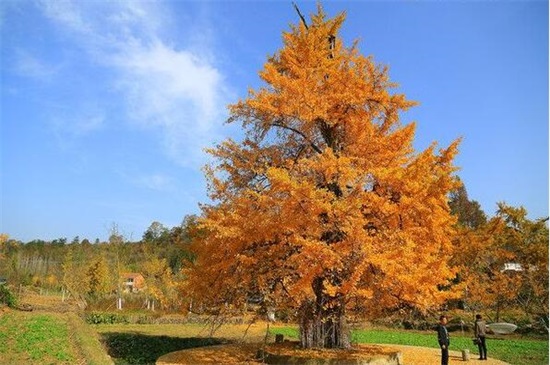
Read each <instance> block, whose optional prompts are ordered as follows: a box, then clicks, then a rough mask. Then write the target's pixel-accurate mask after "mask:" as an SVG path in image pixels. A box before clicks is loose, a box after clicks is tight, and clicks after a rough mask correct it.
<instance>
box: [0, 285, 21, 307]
mask: <svg viewBox="0 0 550 365" xmlns="http://www.w3.org/2000/svg"><path fill="white" fill-rule="evenodd" d="M0 304H5V305H7V306H8V307H10V308H15V307H16V306H17V298H15V295H13V293H12V292H11V291H10V290H9V289H8V287H7V286H6V285H4V284H0Z"/></svg>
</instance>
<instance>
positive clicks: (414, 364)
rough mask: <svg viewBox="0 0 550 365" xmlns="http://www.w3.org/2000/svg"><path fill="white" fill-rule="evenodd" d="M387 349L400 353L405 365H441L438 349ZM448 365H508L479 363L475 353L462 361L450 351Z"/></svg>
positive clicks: (460, 357)
mask: <svg viewBox="0 0 550 365" xmlns="http://www.w3.org/2000/svg"><path fill="white" fill-rule="evenodd" d="M386 346H388V345H386ZM389 347H391V348H395V349H397V350H399V351H401V353H402V354H403V362H404V363H405V365H432V364H433V365H439V364H441V351H440V350H439V349H434V348H428V347H416V346H403V345H391V346H389ZM449 364H472V365H473V364H480V365H509V364H508V363H506V362H504V361H500V360H496V359H491V358H488V359H487V361H480V360H478V354H477V353H470V361H463V360H462V353H461V352H460V351H452V350H451V351H450V358H449Z"/></svg>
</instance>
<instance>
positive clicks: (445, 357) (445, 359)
mask: <svg viewBox="0 0 550 365" xmlns="http://www.w3.org/2000/svg"><path fill="white" fill-rule="evenodd" d="M446 325H447V316H445V315H442V316H440V317H439V324H438V325H437V342H439V347H440V348H441V365H448V364H449V345H450V343H451V342H450V340H449V331H447V327H446Z"/></svg>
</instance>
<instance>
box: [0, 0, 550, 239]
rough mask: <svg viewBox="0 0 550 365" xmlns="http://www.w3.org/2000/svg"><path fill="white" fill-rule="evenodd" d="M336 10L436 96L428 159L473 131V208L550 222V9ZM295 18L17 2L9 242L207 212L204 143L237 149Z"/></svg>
mask: <svg viewBox="0 0 550 365" xmlns="http://www.w3.org/2000/svg"><path fill="white" fill-rule="evenodd" d="M297 3H298V5H299V7H300V9H301V11H302V13H304V14H305V15H306V18H308V19H309V14H311V13H312V12H314V11H315V8H316V3H315V2H313V1H297ZM323 6H324V8H325V11H326V12H327V13H328V14H329V15H331V16H332V15H335V14H337V13H338V12H340V11H346V12H347V20H346V22H345V23H344V26H343V30H342V37H343V38H344V40H345V42H346V43H347V44H348V45H350V44H351V43H352V42H353V41H354V40H355V39H359V41H360V43H359V48H360V50H361V52H362V53H363V54H365V55H373V56H374V58H375V60H376V61H377V62H379V63H383V64H386V65H388V66H389V67H390V76H391V78H392V79H393V80H394V81H395V82H397V83H399V84H400V87H399V89H398V91H399V92H404V93H405V94H406V95H407V96H408V97H409V98H410V99H412V100H416V101H418V102H420V105H419V106H418V107H416V108H414V109H413V110H411V111H410V112H407V113H406V114H404V115H402V121H403V123H408V122H410V121H416V122H417V125H418V129H417V135H416V141H415V147H416V148H417V149H423V148H425V147H427V146H428V145H429V144H430V143H431V142H433V141H437V142H438V143H439V144H440V145H441V146H446V145H448V144H449V143H450V142H451V141H452V140H454V139H455V138H457V137H462V138H463V142H462V145H461V149H460V154H459V156H458V158H457V160H456V164H457V165H458V166H459V167H460V168H461V170H460V172H459V175H460V176H461V178H462V180H463V181H464V182H465V184H466V188H467V191H468V193H469V196H470V199H474V200H477V201H479V202H480V204H481V206H482V208H483V209H484V210H485V212H486V213H487V214H488V215H490V216H491V215H493V214H494V212H495V210H496V203H497V202H499V201H505V202H507V203H508V204H511V205H515V206H519V205H522V206H524V207H525V208H526V209H527V210H528V212H529V214H530V217H531V218H539V217H543V216H547V215H548V121H549V120H548V100H549V97H548V2H547V1H502V2H501V1H451V2H445V1H442V2H436V1H412V2H409V1H407V2H405V1H400V0H396V1H351V2H348V1H326V2H324V3H323ZM297 21H298V16H297V14H296V12H295V10H294V8H293V7H292V3H291V1H269V2H268V1H221V0H220V1H159V2H152V1H147V2H139V1H122V0H121V1H116V2H114V1H101V0H97V1H45V0H44V1H13V0H12V1H10V0H8V1H4V2H2V3H1V5H0V23H1V84H0V85H1V205H2V206H1V208H2V211H1V217H0V219H1V226H0V232H4V233H8V234H9V235H10V237H12V238H15V239H19V240H22V241H24V242H27V241H30V240H32V239H45V240H52V239H56V238H62V237H66V238H68V239H69V240H72V238H73V237H75V236H79V237H80V239H83V238H88V239H90V240H92V241H93V240H95V239H96V238H99V239H100V240H105V239H106V238H107V237H108V235H109V232H110V229H111V228H112V227H113V224H114V225H116V226H117V227H118V230H119V231H120V233H122V234H124V236H125V237H126V238H127V239H131V240H139V239H140V238H141V236H142V235H143V233H144V231H145V230H146V229H147V228H148V227H149V225H150V224H151V223H152V222H153V221H158V222H161V223H162V224H164V225H165V226H167V227H172V226H175V225H178V224H180V222H181V221H182V219H183V217H184V216H185V215H187V214H196V213H198V212H199V208H198V204H199V203H200V202H207V197H206V187H205V181H204V178H203V174H202V171H201V167H202V166H203V165H204V164H205V163H207V159H208V157H207V156H206V155H205V154H204V152H203V149H204V148H205V147H209V146H212V145H213V144H214V143H216V142H219V141H221V140H223V139H225V138H227V137H233V138H239V136H240V135H241V131H240V130H239V128H238V126H233V125H226V124H224V121H225V119H226V117H227V111H226V106H227V104H229V103H232V102H235V101H237V100H238V99H239V98H242V97H244V96H245V95H246V93H247V89H248V88H249V87H253V88H256V87H258V86H260V85H261V83H260V80H259V78H258V76H257V73H258V71H259V70H260V69H261V68H262V66H263V63H264V62H265V60H266V57H267V56H269V55H270V54H273V53H274V52H275V51H276V50H277V49H279V48H280V47H281V46H282V42H281V32H282V31H285V30H288V29H289V24H291V23H296V22H297Z"/></svg>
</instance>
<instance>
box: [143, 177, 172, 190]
mask: <svg viewBox="0 0 550 365" xmlns="http://www.w3.org/2000/svg"><path fill="white" fill-rule="evenodd" d="M134 182H135V183H136V184H137V185H139V186H143V187H146V188H148V189H152V190H157V191H172V190H174V188H175V185H174V179H173V178H172V177H170V176H167V175H163V174H152V175H142V176H137V177H135V179H134Z"/></svg>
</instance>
